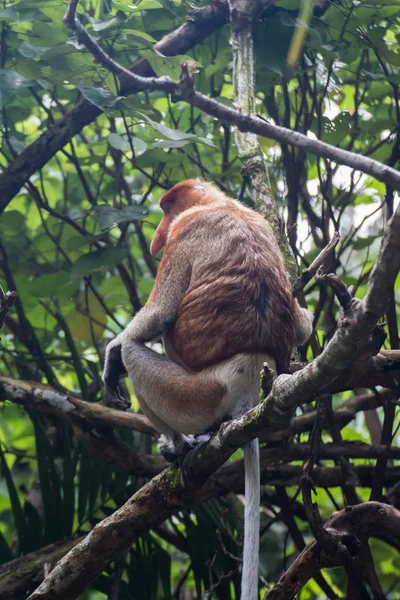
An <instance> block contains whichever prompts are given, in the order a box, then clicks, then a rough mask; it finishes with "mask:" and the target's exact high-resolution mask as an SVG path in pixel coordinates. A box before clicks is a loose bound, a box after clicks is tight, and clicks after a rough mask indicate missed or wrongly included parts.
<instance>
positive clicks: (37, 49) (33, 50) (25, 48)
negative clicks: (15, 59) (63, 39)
mask: <svg viewBox="0 0 400 600" xmlns="http://www.w3.org/2000/svg"><path fill="white" fill-rule="evenodd" d="M48 50H49V48H42V47H41V46H32V44H30V43H29V42H22V44H21V45H20V47H19V48H18V52H19V53H20V54H21V56H24V57H25V58H32V59H35V58H40V57H41V56H43V54H45V53H46V52H47V51H48Z"/></svg>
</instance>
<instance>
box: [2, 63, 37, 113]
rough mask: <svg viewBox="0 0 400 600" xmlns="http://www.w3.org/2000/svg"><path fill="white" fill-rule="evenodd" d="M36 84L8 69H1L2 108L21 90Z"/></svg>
mask: <svg viewBox="0 0 400 600" xmlns="http://www.w3.org/2000/svg"><path fill="white" fill-rule="evenodd" d="M31 85H34V81H31V80H30V79H27V78H26V77H23V76H22V75H19V74H18V73H15V71H9V70H7V69H0V108H1V107H3V106H4V105H5V104H6V102H7V100H9V99H10V98H12V97H13V96H15V94H17V93H18V92H20V91H21V90H23V89H25V88H27V87H30V86H31Z"/></svg>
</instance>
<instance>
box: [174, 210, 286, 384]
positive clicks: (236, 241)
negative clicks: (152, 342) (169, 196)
mask: <svg viewBox="0 0 400 600" xmlns="http://www.w3.org/2000/svg"><path fill="white" fill-rule="evenodd" d="M177 225H178V224H177ZM168 243H172V244H173V243H177V245H178V246H179V245H181V244H182V246H183V248H182V249H183V251H184V252H185V253H186V256H187V257H189V261H190V263H191V267H192V269H191V277H190V284H189V287H188V289H187V291H186V293H185V296H184V298H183V301H182V303H181V306H180V310H179V314H178V318H177V320H176V322H175V324H174V326H173V328H172V329H171V330H170V332H169V334H168V341H169V342H170V343H171V344H172V347H173V349H174V351H175V352H176V353H177V354H178V355H179V357H180V358H181V359H182V361H183V362H184V363H185V364H186V365H187V366H188V367H189V368H190V369H192V370H194V371H198V370H201V369H203V368H205V367H207V366H211V365H214V364H216V363H218V362H220V361H222V360H225V359H227V358H230V357H232V356H234V355H235V354H238V353H241V352H255V353H262V354H268V355H270V356H272V357H273V358H274V359H275V360H276V363H277V368H278V372H285V371H286V370H287V368H288V364H289V359H290V354H291V351H292V348H293V344H294V338H295V325H294V299H293V296H292V293H291V287H290V282H289V278H288V275H287V271H286V268H285V265H284V261H283V258H282V255H281V253H280V250H279V247H278V244H277V242H276V240H275V237H274V235H273V232H272V230H271V228H270V226H269V224H268V223H266V221H265V220H264V219H263V218H262V217H261V216H260V215H258V214H257V213H255V212H254V211H251V210H250V209H247V208H245V207H242V206H241V205H239V204H238V203H236V202H234V201H231V200H229V201H227V202H226V203H224V204H223V205H221V206H220V207H215V208H214V207H213V208H211V207H207V208H206V209H204V208H200V207H199V208H198V209H193V210H191V211H188V214H186V215H185V214H184V215H182V217H181V218H180V219H179V226H173V227H172V228H171V232H170V235H169V242H168Z"/></svg>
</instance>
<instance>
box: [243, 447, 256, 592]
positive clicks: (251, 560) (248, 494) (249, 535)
mask: <svg viewBox="0 0 400 600" xmlns="http://www.w3.org/2000/svg"><path fill="white" fill-rule="evenodd" d="M243 453H244V470H245V475H244V484H245V498H246V504H245V507H244V545H243V567H242V594H241V600H257V598H258V555H259V543H260V542H259V536H260V448H259V445H258V439H257V438H256V439H254V440H252V441H251V442H249V443H248V444H246V445H245V446H243Z"/></svg>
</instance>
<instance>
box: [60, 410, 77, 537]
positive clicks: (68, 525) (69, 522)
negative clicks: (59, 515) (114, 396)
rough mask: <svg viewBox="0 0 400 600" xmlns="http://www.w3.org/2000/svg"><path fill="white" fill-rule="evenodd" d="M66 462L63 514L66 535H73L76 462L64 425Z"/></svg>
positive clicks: (64, 463)
mask: <svg viewBox="0 0 400 600" xmlns="http://www.w3.org/2000/svg"><path fill="white" fill-rule="evenodd" d="M63 439H64V462H63V513H64V535H65V536H67V537H69V536H70V535H71V534H72V528H73V524H74V512H75V486H74V477H75V461H74V460H73V456H72V447H71V443H70V429H69V427H68V424H67V423H66V422H65V424H64V436H63Z"/></svg>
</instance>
